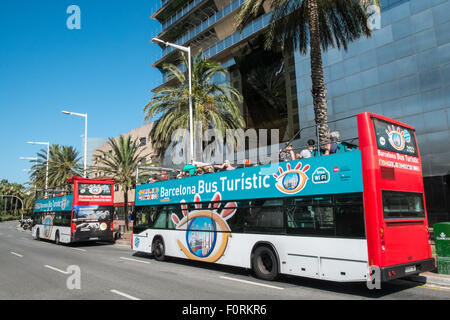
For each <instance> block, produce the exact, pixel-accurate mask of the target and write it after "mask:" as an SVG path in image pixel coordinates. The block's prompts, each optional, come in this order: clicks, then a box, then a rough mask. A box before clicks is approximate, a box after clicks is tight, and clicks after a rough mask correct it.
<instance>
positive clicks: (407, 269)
mask: <svg viewBox="0 0 450 320" xmlns="http://www.w3.org/2000/svg"><path fill="white" fill-rule="evenodd" d="M414 271H416V266H409V267H406V268H405V272H406V273H410V272H414Z"/></svg>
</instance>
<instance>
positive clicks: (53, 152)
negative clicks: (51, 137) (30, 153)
mask: <svg viewBox="0 0 450 320" xmlns="http://www.w3.org/2000/svg"><path fill="white" fill-rule="evenodd" d="M37 158H38V160H37V161H34V160H32V162H33V163H34V165H33V166H32V167H31V174H30V178H31V181H32V183H33V185H35V186H36V188H37V189H44V188H45V179H46V165H47V151H46V150H44V149H42V150H40V152H38V154H37ZM81 172H82V166H81V164H80V157H79V156H78V152H77V151H76V150H75V149H74V148H73V147H71V146H60V145H58V144H53V145H51V146H50V150H49V162H48V188H54V187H58V186H61V185H63V184H65V183H66V182H67V178H69V177H72V176H80V175H81Z"/></svg>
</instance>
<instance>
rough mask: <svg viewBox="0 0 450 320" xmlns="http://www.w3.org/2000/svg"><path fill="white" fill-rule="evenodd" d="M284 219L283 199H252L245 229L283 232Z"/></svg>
mask: <svg viewBox="0 0 450 320" xmlns="http://www.w3.org/2000/svg"><path fill="white" fill-rule="evenodd" d="M283 219H284V207H283V200H257V201H250V207H249V211H248V214H247V216H246V219H245V230H246V231H270V232H282V231H283V227H284V221H283Z"/></svg>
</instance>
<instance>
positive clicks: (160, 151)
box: [144, 52, 245, 157]
mask: <svg viewBox="0 0 450 320" xmlns="http://www.w3.org/2000/svg"><path fill="white" fill-rule="evenodd" d="M184 64H185V65H186V66H187V65H188V60H187V57H186V56H184ZM163 69H164V70H166V71H167V72H169V74H170V75H171V76H173V77H174V78H175V79H176V80H177V85H175V86H171V87H165V88H163V89H160V90H158V91H157V92H155V95H154V96H153V98H152V100H151V101H150V103H149V104H148V105H147V106H146V107H145V108H144V113H145V114H146V116H145V120H146V121H150V120H152V119H154V118H156V117H160V118H159V120H157V121H155V125H154V126H153V128H152V130H151V131H150V134H149V138H150V139H151V141H152V143H153V148H154V149H155V152H156V154H157V155H158V156H160V157H162V156H163V155H164V153H165V151H166V150H167V148H168V147H169V146H170V144H171V139H172V134H173V133H174V132H175V131H176V130H177V129H180V128H188V126H189V108H188V106H189V90H188V83H189V78H188V72H187V71H186V72H183V71H182V70H180V69H179V68H178V67H176V66H175V65H173V64H165V65H164V66H163ZM186 69H187V68H186ZM225 74H226V69H225V68H223V67H222V66H221V65H220V63H218V62H213V61H211V60H209V59H206V58H205V59H204V58H202V54H201V52H200V53H198V54H197V55H196V56H195V57H193V62H192V103H193V113H194V121H198V122H200V123H201V125H202V134H203V133H204V132H205V131H206V130H208V129H211V128H214V129H217V130H219V131H220V132H221V133H222V135H223V136H225V132H226V129H238V128H244V126H245V123H244V119H243V117H242V114H241V111H240V109H239V106H238V104H237V103H239V102H241V101H242V96H241V94H240V93H239V91H238V90H236V89H235V88H233V87H231V86H228V85H223V84H216V83H214V82H213V77H215V76H217V75H225Z"/></svg>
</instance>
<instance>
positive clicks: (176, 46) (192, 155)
mask: <svg viewBox="0 0 450 320" xmlns="http://www.w3.org/2000/svg"><path fill="white" fill-rule="evenodd" d="M152 42H159V43H162V44H164V45H165V46H166V47H167V46H170V47H173V48H175V49H178V50H181V51H184V52H187V54H188V61H189V65H188V73H189V138H190V156H191V160H192V161H193V160H194V128H193V127H194V120H193V118H194V116H193V110H192V61H191V47H183V46H180V45H177V44H174V43H170V42H166V41H163V40H161V39H158V38H153V39H152Z"/></svg>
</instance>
